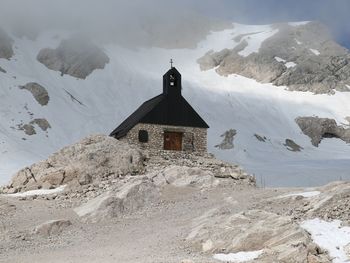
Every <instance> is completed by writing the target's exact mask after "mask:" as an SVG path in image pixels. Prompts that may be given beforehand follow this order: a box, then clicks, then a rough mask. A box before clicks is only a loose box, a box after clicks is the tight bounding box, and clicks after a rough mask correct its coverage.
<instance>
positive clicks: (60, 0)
mask: <svg viewBox="0 0 350 263" xmlns="http://www.w3.org/2000/svg"><path fill="white" fill-rule="evenodd" d="M189 12H197V13H201V14H205V15H207V16H213V17H218V18H222V19H229V20H232V21H237V22H242V23H251V24H254V23H260V24H263V23H273V22H284V21H304V20H318V21H321V22H323V23H324V24H326V25H327V26H329V27H330V28H331V30H332V32H333V34H334V35H335V36H336V38H337V39H338V41H339V42H340V43H341V44H343V45H346V46H347V47H349V48H350V23H349V21H348V20H349V17H350V0H175V1H174V0H0V22H2V21H3V20H4V19H7V20H12V21H18V22H19V23H26V20H28V19H31V20H37V21H39V23H41V24H45V23H49V22H51V20H52V21H55V22H60V23H71V24H72V23H74V24H78V25H79V24H82V25H84V24H89V26H91V27H93V26H98V24H99V22H98V21H100V22H101V23H100V24H101V25H103V26H105V25H107V24H109V25H117V24H119V25H120V24H122V25H123V26H124V27H127V26H128V24H129V23H133V22H135V20H138V19H139V18H142V17H145V16H146V17H147V16H152V17H156V18H159V22H160V23H162V20H165V19H167V18H168V17H170V19H176V15H177V14H183V13H189Z"/></svg>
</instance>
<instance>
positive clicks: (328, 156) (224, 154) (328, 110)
mask: <svg viewBox="0 0 350 263" xmlns="http://www.w3.org/2000/svg"><path fill="white" fill-rule="evenodd" d="M257 32H260V33H258V34H257ZM274 32H275V31H274V30H272V27H270V26H245V25H239V24H235V27H234V28H233V29H227V30H223V31H221V32H213V33H211V34H210V35H208V36H207V38H206V39H205V40H203V41H201V42H200V43H198V45H197V48H196V49H171V50H170V49H161V48H152V49H145V48H139V49H127V48H123V47H120V46H118V45H109V46H105V47H104V51H105V52H106V54H107V55H108V56H109V58H110V63H109V64H108V65H107V66H106V68H105V69H103V70H96V71H94V72H93V73H92V74H91V75H89V76H88V77H87V78H86V79H85V80H81V79H76V78H73V77H71V76H68V75H65V76H63V77H61V76H60V73H59V72H56V71H52V70H49V69H48V68H46V67H45V66H44V65H42V64H41V63H39V62H38V61H37V60H36V56H37V54H38V52H39V51H40V50H41V49H42V48H46V47H51V48H55V47H57V46H58V45H59V43H60V40H62V39H63V38H65V37H67V35H66V34H58V33H57V32H50V33H45V34H42V35H40V36H39V37H38V39H36V40H35V41H31V40H28V39H25V38H23V39H20V38H16V37H15V36H13V35H11V37H12V38H13V39H14V40H15V44H14V46H15V47H16V48H15V55H14V57H13V58H11V60H9V61H8V60H5V59H0V67H2V68H3V69H5V70H6V71H7V73H6V74H2V73H0V102H1V103H0V115H1V122H0V147H1V148H0V183H6V182H7V181H8V180H9V178H10V177H11V176H12V174H13V173H14V172H15V171H16V170H18V169H19V168H21V167H23V166H25V165H29V164H31V163H33V162H36V161H38V160H41V159H45V158H47V156H48V155H49V154H50V153H52V152H54V151H56V150H58V149H59V148H61V147H63V146H65V145H68V144H71V143H73V142H76V141H77V140H79V139H81V138H82V137H84V136H87V135H89V134H91V133H105V134H109V133H110V132H111V131H112V130H113V129H114V128H115V127H116V126H117V125H119V123H120V122H121V121H123V120H124V119H125V118H126V117H127V116H128V115H129V114H131V113H132V112H133V111H134V110H135V109H136V108H137V107H138V106H139V105H140V104H141V103H142V102H144V101H145V100H147V99H150V98H151V97H153V96H155V95H158V94H160V93H161V92H162V75H163V74H164V73H165V72H166V71H167V70H168V69H169V63H168V61H169V59H170V58H173V59H174V60H175V66H176V67H177V69H178V70H179V71H180V72H181V74H182V77H183V95H184V97H185V98H186V99H187V100H188V101H189V102H190V103H191V104H192V105H193V107H194V108H195V109H196V110H197V111H198V112H199V114H200V115H201V116H202V117H203V118H204V119H205V120H206V121H207V123H208V124H209V125H210V129H209V139H208V145H209V151H210V152H213V153H214V154H216V155H217V156H218V157H219V158H221V159H224V160H228V161H232V162H235V163H239V164H241V165H242V166H243V167H244V168H245V169H247V170H248V172H251V173H254V174H255V175H256V176H257V180H258V181H259V182H260V181H263V182H265V184H266V185H269V186H314V185H320V184H324V183H327V182H329V181H331V180H338V179H339V178H343V179H349V178H350V174H349V173H348V172H347V171H349V168H350V162H349V156H350V147H349V145H347V144H345V143H344V142H343V141H340V140H337V139H327V140H323V141H322V143H321V144H320V146H319V148H316V147H314V146H312V145H311V143H310V139H309V138H308V137H307V136H305V135H303V134H302V133H301V131H300V129H299V127H298V126H297V125H296V123H295V122H294V119H295V118H296V117H298V116H312V115H317V116H320V117H329V118H334V119H336V120H337V121H338V123H339V124H340V123H346V121H345V119H344V118H345V117H346V116H348V115H350V103H348V102H349V101H350V94H349V93H336V94H335V95H333V96H329V95H313V94H311V93H303V92H290V91H286V90H285V89H284V88H281V87H275V86H273V85H271V84H260V83H258V82H256V81H255V80H252V79H248V78H244V77H242V76H236V75H231V76H229V77H222V76H219V75H218V74H217V73H216V72H215V70H210V71H206V72H202V71H201V70H200V68H199V65H198V64H197V62H196V60H197V59H198V58H200V57H202V56H203V55H204V54H205V53H206V52H208V51H209V50H214V51H220V50H222V49H224V48H233V47H234V46H235V45H237V43H236V42H234V41H233V40H232V39H233V38H234V37H235V36H236V35H239V34H242V33H245V34H248V33H255V34H251V35H250V36H249V41H248V42H249V45H248V47H247V48H246V50H243V51H242V52H243V53H244V55H245V56H246V55H249V53H251V52H258V51H259V47H260V45H261V43H262V42H263V40H265V39H266V38H267V37H270V36H271V35H273V34H274ZM57 35H59V36H60V37H59V38H57V37H56V36H57ZM28 82H37V83H39V84H40V85H42V86H44V87H45V88H46V89H47V90H48V93H49V96H50V101H49V103H48V105H47V106H41V105H39V104H38V103H37V102H36V101H35V100H34V98H33V96H32V95H31V94H30V93H29V92H28V91H25V90H20V89H19V88H18V86H19V85H24V84H26V83H28ZM66 91H68V92H69V93H71V94H72V95H73V96H74V97H75V98H77V99H78V100H79V101H81V102H82V103H83V105H81V104H79V103H77V102H76V101H73V100H72V99H71V97H70V96H69V95H68V94H67V92H66ZM29 112H31V113H33V116H32V115H31V114H29ZM33 118H46V119H47V120H48V121H49V123H50V124H51V126H52V128H51V129H49V130H48V132H43V131H41V130H40V129H36V130H37V134H36V135H33V136H27V135H25V134H24V132H23V131H20V130H17V129H16V125H18V124H20V123H21V122H22V121H23V122H24V123H27V122H29V121H30V120H31V119H33ZM11 127H12V128H11ZM231 128H233V129H236V130H237V135H236V136H235V140H234V145H235V147H234V149H232V150H225V151H223V150H219V149H217V148H215V145H216V144H218V143H220V142H221V140H222V138H221V137H220V135H221V134H222V133H224V132H225V131H226V130H228V129H231ZM255 133H257V134H259V135H261V136H266V137H267V138H268V140H267V141H266V142H265V143H264V142H260V141H258V140H257V139H256V138H255V137H254V134H255ZM23 138H24V139H25V140H24V139H23ZM287 138H288V139H292V140H294V141H295V142H296V143H298V144H299V145H301V146H302V147H304V150H303V151H301V152H291V151H289V150H287V148H286V147H285V146H284V145H283V144H284V142H285V139H287Z"/></svg>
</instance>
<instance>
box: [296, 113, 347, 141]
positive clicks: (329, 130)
mask: <svg viewBox="0 0 350 263" xmlns="http://www.w3.org/2000/svg"><path fill="white" fill-rule="evenodd" d="M295 122H296V123H297V124H298V125H299V127H300V129H301V130H302V132H303V133H304V134H305V135H307V136H309V137H310V139H311V143H312V144H313V145H314V146H316V147H318V145H319V144H320V143H321V141H322V139H324V138H339V139H341V140H343V141H344V142H346V143H350V128H344V127H342V126H340V125H338V124H337V122H336V121H335V120H333V119H329V118H319V117H298V118H296V119H295Z"/></svg>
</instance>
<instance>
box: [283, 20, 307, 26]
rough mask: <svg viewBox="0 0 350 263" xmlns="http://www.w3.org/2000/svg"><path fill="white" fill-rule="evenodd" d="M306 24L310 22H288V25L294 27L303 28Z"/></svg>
mask: <svg viewBox="0 0 350 263" xmlns="http://www.w3.org/2000/svg"><path fill="white" fill-rule="evenodd" d="M308 23H310V21H300V22H289V23H288V25H290V26H295V27H296V26H305V25H307V24H308Z"/></svg>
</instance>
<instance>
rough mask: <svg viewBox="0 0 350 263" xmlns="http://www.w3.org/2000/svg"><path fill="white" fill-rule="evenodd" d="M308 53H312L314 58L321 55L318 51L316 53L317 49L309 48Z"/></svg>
mask: <svg viewBox="0 0 350 263" xmlns="http://www.w3.org/2000/svg"><path fill="white" fill-rule="evenodd" d="M310 51H311V52H312V53H314V54H315V55H316V56H319V55H320V54H321V53H320V51H318V50H317V49H312V48H310Z"/></svg>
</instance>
